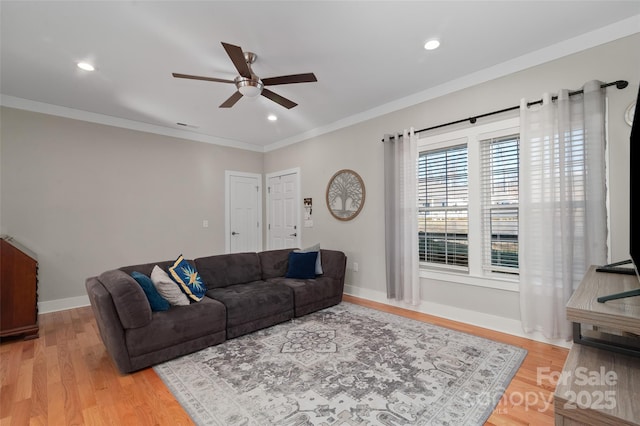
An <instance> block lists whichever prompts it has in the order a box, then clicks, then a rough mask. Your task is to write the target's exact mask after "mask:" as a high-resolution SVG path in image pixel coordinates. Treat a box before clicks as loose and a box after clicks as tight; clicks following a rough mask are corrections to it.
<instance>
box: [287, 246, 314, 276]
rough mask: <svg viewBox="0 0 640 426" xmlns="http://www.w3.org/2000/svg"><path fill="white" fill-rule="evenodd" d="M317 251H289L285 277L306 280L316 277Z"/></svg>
mask: <svg viewBox="0 0 640 426" xmlns="http://www.w3.org/2000/svg"><path fill="white" fill-rule="evenodd" d="M317 258H318V252H317V251H310V252H306V253H296V252H293V251H292V252H291V253H289V268H288V269H287V275H286V277H287V278H298V279H301V280H307V279H311V278H315V277H316V259H317Z"/></svg>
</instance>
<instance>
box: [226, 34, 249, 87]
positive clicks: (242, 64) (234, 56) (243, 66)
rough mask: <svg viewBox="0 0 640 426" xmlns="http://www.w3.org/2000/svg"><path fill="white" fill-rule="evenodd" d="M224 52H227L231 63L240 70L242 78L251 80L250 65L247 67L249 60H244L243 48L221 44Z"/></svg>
mask: <svg viewBox="0 0 640 426" xmlns="http://www.w3.org/2000/svg"><path fill="white" fill-rule="evenodd" d="M221 43H222V47H224V50H226V51H227V55H229V58H231V62H233V65H234V66H235V67H236V69H237V70H238V73H240V75H241V76H243V77H246V78H251V70H250V69H249V65H247V60H246V59H245V58H244V53H242V48H241V47H240V46H234V45H233V44H229V43H225V42H224V41H223V42H221Z"/></svg>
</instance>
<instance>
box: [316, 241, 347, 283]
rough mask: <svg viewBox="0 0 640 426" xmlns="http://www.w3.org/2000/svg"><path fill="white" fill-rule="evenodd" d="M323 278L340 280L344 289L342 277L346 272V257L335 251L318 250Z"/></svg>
mask: <svg viewBox="0 0 640 426" xmlns="http://www.w3.org/2000/svg"><path fill="white" fill-rule="evenodd" d="M320 253H321V258H322V272H323V274H322V275H323V276H325V277H331V278H335V279H337V280H340V282H341V284H342V286H343V287H344V276H345V274H346V271H347V256H346V255H345V254H344V253H343V252H341V251H337V250H325V249H320Z"/></svg>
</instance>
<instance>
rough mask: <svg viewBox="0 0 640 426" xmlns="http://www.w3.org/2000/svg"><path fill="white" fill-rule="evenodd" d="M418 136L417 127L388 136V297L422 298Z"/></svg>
mask: <svg viewBox="0 0 640 426" xmlns="http://www.w3.org/2000/svg"><path fill="white" fill-rule="evenodd" d="M417 163H418V138H417V137H416V135H415V133H414V130H413V127H412V128H411V129H410V130H404V132H403V134H402V135H396V136H395V137H394V138H391V137H390V136H389V135H385V138H384V179H385V182H384V189H385V191H384V192H385V197H384V200H385V251H386V253H385V257H386V266H387V297H388V298H390V299H396V300H401V301H404V302H407V303H410V304H412V305H417V304H418V303H419V302H420V282H419V277H418V204H417V171H416V168H417Z"/></svg>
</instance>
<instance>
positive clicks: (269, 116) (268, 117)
mask: <svg viewBox="0 0 640 426" xmlns="http://www.w3.org/2000/svg"><path fill="white" fill-rule="evenodd" d="M267 120H269V121H276V120H278V117H276V115H275V114H269V115H268V116H267Z"/></svg>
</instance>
